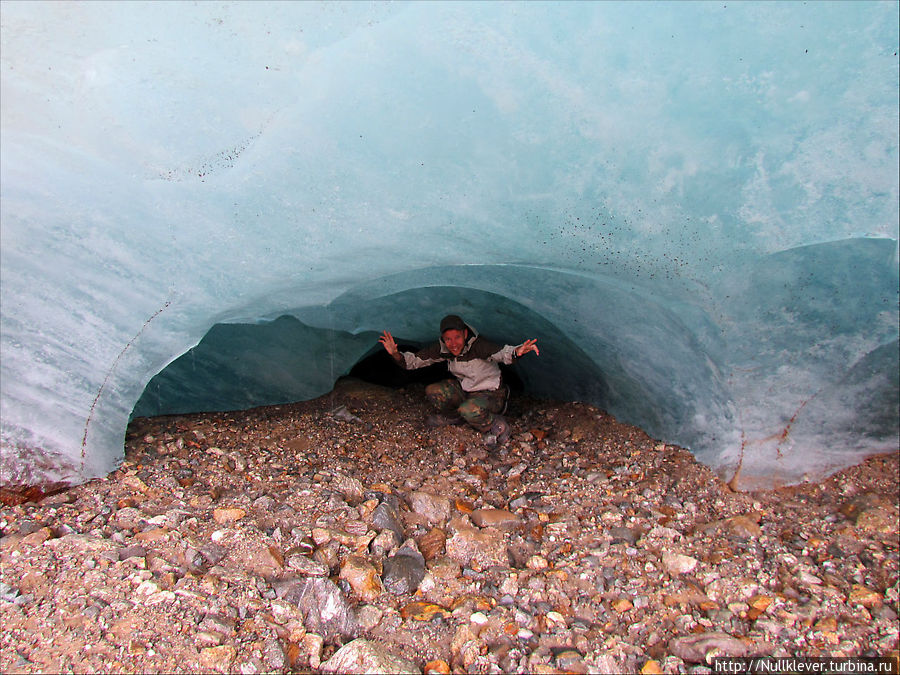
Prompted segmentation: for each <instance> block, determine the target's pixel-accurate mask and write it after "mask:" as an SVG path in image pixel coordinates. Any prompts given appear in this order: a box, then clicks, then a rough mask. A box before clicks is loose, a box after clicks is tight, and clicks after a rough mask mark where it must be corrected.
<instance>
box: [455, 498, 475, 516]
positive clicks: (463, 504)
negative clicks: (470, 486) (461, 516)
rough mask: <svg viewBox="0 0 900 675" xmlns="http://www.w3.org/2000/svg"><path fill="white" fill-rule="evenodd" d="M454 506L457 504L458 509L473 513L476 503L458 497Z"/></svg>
mask: <svg viewBox="0 0 900 675" xmlns="http://www.w3.org/2000/svg"><path fill="white" fill-rule="evenodd" d="M454 506H456V510H457V511H460V512H462V513H472V511H474V510H475V505H474V504H473V503H472V502H469V501H466V500H465V499H460V498H458V497H457V499H456V501H454Z"/></svg>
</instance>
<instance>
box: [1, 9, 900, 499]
mask: <svg viewBox="0 0 900 675" xmlns="http://www.w3.org/2000/svg"><path fill="white" fill-rule="evenodd" d="M0 22H2V45H0V64H2V96H0V106H2V136H0V138H2V143H0V171H2V174H0V237H2V239H0V272H2V277H0V326H2V340H0V350H2V351H0V369H2V371H0V404H2V409H0V412H2V415H0V417H2V462H0V485H6V486H16V485H28V484H46V483H79V482H83V481H86V480H89V479H91V478H94V477H98V476H102V475H105V474H106V473H108V472H110V471H111V470H113V469H114V468H115V467H116V466H117V464H118V462H120V460H121V458H122V455H123V440H124V434H125V431H126V428H127V425H128V422H129V419H131V418H132V416H145V415H156V414H168V413H178V412H193V411H198V410H227V409H237V408H246V407H252V406H258V405H265V404H271V403H281V402H285V401H296V400H304V399H309V398H312V397H316V396H319V395H321V394H323V393H325V392H327V391H329V390H330V389H331V387H332V386H333V385H334V383H335V380H336V379H337V378H338V377H340V376H342V375H345V374H346V373H348V372H349V371H350V370H351V369H352V368H353V366H354V365H355V364H356V363H358V362H359V361H360V360H361V359H363V358H365V357H366V356H367V355H369V354H371V353H372V352H373V350H374V349H375V348H376V347H377V346H378V345H377V335H378V334H379V333H380V331H382V330H384V329H390V330H391V331H392V332H393V334H394V335H395V336H397V337H398V338H402V339H403V340H406V341H409V342H424V341H428V340H430V339H433V338H434V337H435V331H436V327H437V322H438V321H439V319H440V317H441V316H443V315H444V314H446V313H449V312H455V313H459V314H462V315H463V316H465V317H466V319H467V320H468V321H470V322H471V323H472V324H473V325H475V326H477V327H478V329H479V330H480V331H481V332H482V333H483V334H486V335H488V336H491V337H492V338H494V339H496V340H497V341H500V342H501V343H502V342H510V341H513V340H520V339H524V338H525V337H537V338H539V341H540V345H541V350H542V353H541V357H540V358H539V359H531V360H523V362H522V363H521V364H519V365H517V366H516V368H518V374H519V376H520V378H521V380H522V382H523V383H524V386H525V387H526V388H527V389H528V390H529V391H531V392H534V393H535V394H537V395H540V396H547V397H556V398H564V399H568V400H582V401H586V402H590V403H593V404H596V405H597V406H600V407H602V408H603V409H604V410H607V411H609V412H610V413H611V414H613V415H615V416H616V417H617V418H618V419H620V420H621V421H624V422H627V423H630V424H635V425H638V426H640V427H641V428H643V429H644V430H646V431H647V432H648V433H649V434H651V435H652V436H653V437H654V438H658V439H660V440H661V441H664V442H667V443H673V444H679V445H681V446H683V447H685V448H688V449H689V450H690V451H691V452H693V453H694V455H695V456H696V457H697V458H698V459H699V460H700V461H702V462H704V463H706V464H707V465H709V466H711V467H714V468H715V469H716V470H717V471H718V472H719V474H720V475H721V476H722V477H723V478H729V477H734V475H735V474H738V472H739V477H740V480H739V481H738V482H737V483H736V484H737V485H738V486H739V487H741V488H742V489H753V488H754V487H756V486H769V485H773V484H791V483H796V482H799V481H803V480H817V479H820V478H822V477H824V476H826V475H828V474H830V473H833V472H834V471H836V470H838V469H841V468H844V467H846V466H850V465H853V464H855V463H857V462H859V461H860V460H861V459H862V458H864V457H866V456H868V455H871V454H875V453H880V452H896V451H897V447H898V434H900V430H898V427H900V423H898V418H900V408H898V406H900V403H898V401H900V393H898V392H900V384H898V371H900V368H898V351H900V350H898V334H900V328H898V223H900V215H898V204H900V189H898V184H900V176H898V174H900V171H898V128H900V119H898V117H900V115H898V111H900V100H898V92H900V86H898V42H900V40H898V25H900V5H898V3H896V2H857V1H853V2H827V3H821V2H729V1H728V0H719V1H718V2H684V3H682V2H660V3H654V2H596V3H593V2H583V3H582V2H579V3H558V2H550V3H540V2H524V3H520V2H509V3H469V2H462V3H457V2H446V3H444V2H437V3H430V2H429V3H421V2H410V3H405V2H400V3H384V2H373V3H363V2H325V3H312V2H215V3H213V2H200V3H186V2H179V3H158V2H127V3H106V2H82V3H56V2H15V1H12V0H7V1H4V2H3V4H2V8H0Z"/></svg>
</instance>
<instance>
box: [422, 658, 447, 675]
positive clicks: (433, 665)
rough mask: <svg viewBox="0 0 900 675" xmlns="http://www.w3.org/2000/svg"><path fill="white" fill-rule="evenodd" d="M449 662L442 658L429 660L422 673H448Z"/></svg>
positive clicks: (440, 674)
mask: <svg viewBox="0 0 900 675" xmlns="http://www.w3.org/2000/svg"><path fill="white" fill-rule="evenodd" d="M450 672H451V671H450V664H449V663H447V662H446V661H444V660H443V659H436V660H434V661H429V662H428V663H426V664H425V667H424V668H423V669H422V673H423V675H450Z"/></svg>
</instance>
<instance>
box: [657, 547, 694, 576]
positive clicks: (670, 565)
mask: <svg viewBox="0 0 900 675" xmlns="http://www.w3.org/2000/svg"><path fill="white" fill-rule="evenodd" d="M698 563H699V561H698V560H697V559H696V558H692V557H691V556H689V555H684V554H682V553H673V552H671V551H666V552H664V553H663V554H662V564H663V567H664V568H665V569H666V571H667V572H668V573H669V574H671V575H672V576H677V575H679V574H690V573H691V572H693V571H694V569H696V567H697V564H698Z"/></svg>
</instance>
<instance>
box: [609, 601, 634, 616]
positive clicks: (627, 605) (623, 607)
mask: <svg viewBox="0 0 900 675" xmlns="http://www.w3.org/2000/svg"><path fill="white" fill-rule="evenodd" d="M612 608H613V609H614V610H616V611H617V612H618V613H619V614H624V613H625V612H627V611H628V610H631V609H634V605H633V604H631V600H629V599H628V598H619V599H618V600H613V603H612Z"/></svg>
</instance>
